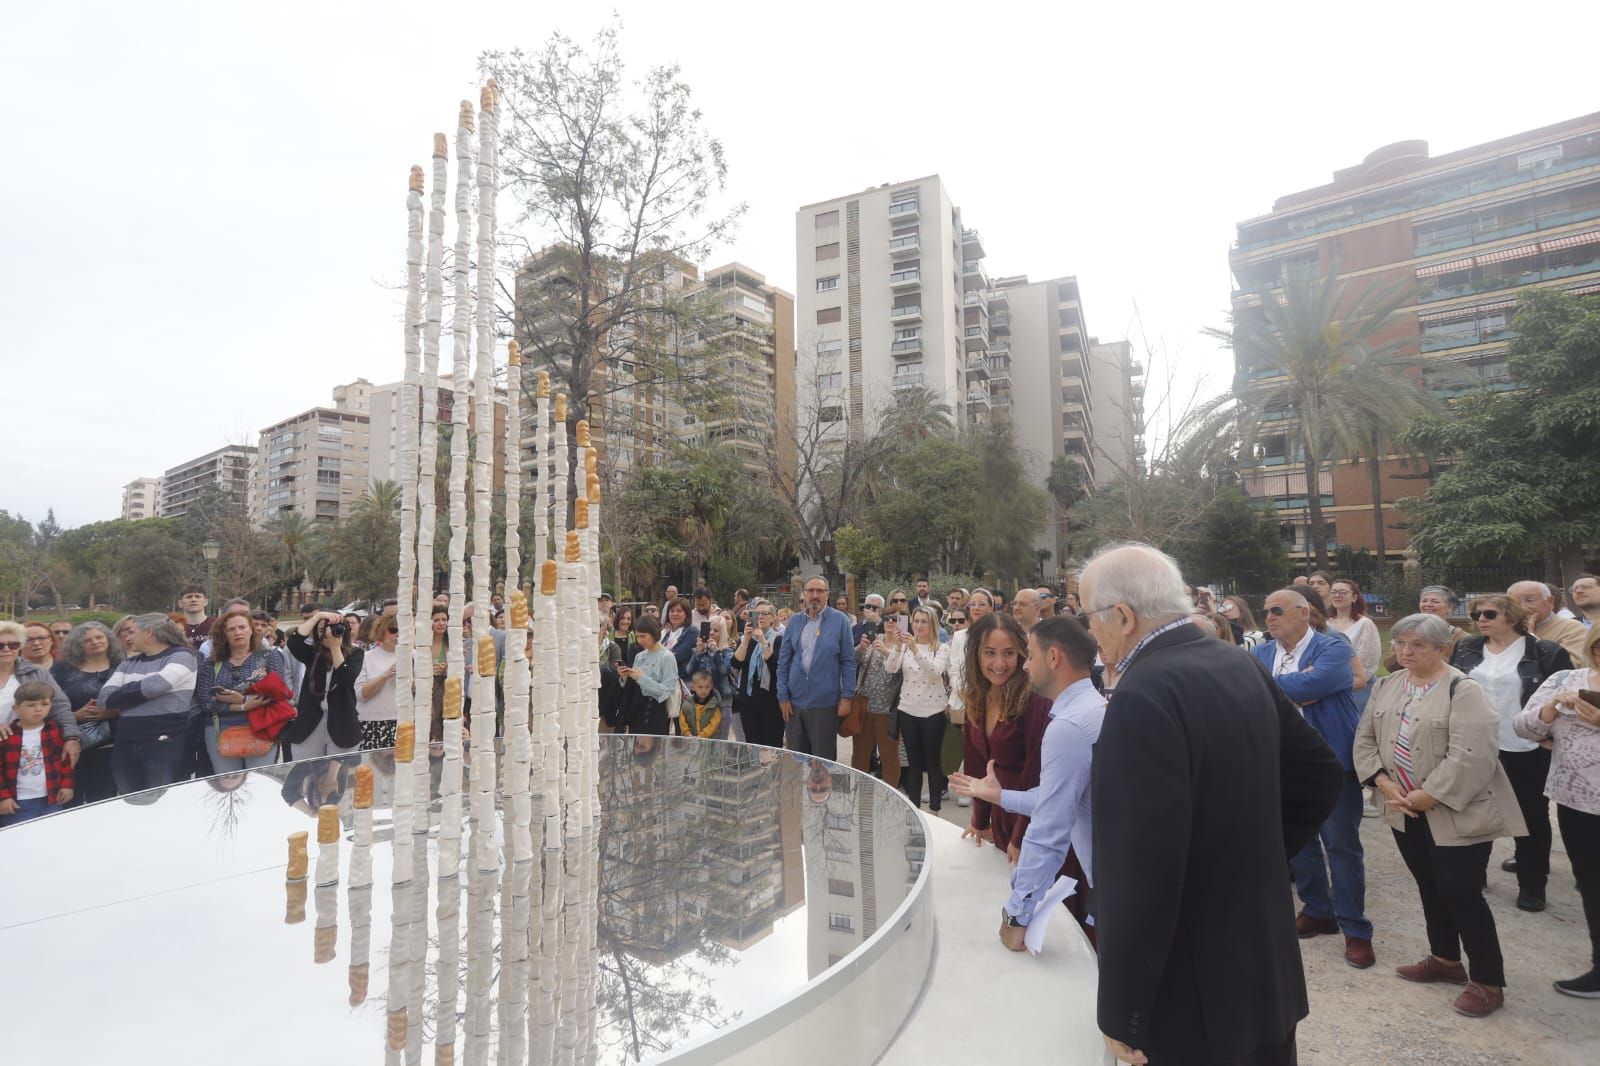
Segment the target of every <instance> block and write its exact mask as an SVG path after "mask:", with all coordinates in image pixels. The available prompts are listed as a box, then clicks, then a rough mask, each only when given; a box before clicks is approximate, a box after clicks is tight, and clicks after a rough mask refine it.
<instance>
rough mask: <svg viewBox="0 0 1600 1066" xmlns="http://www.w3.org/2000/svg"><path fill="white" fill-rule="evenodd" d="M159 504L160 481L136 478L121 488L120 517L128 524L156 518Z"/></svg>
mask: <svg viewBox="0 0 1600 1066" xmlns="http://www.w3.org/2000/svg"><path fill="white" fill-rule="evenodd" d="M160 503H161V479H160V478H158V477H138V478H134V479H133V480H132V481H130V482H128V483H127V484H126V485H124V486H122V517H123V518H124V519H125V520H126V521H129V522H137V521H138V520H139V519H141V518H154V517H156V510H157V508H158V507H159V506H160Z"/></svg>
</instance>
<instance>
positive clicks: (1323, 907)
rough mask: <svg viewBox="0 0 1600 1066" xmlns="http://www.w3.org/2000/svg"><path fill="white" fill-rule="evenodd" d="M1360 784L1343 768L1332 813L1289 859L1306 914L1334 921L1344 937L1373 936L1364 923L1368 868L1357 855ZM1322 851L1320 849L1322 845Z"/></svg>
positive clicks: (1363, 937) (1359, 835) (1359, 831)
mask: <svg viewBox="0 0 1600 1066" xmlns="http://www.w3.org/2000/svg"><path fill="white" fill-rule="evenodd" d="M1361 805H1362V790H1361V785H1360V783H1359V782H1358V781H1356V775H1355V772H1354V771H1351V770H1346V771H1345V772H1344V781H1343V783H1342V784H1340V786H1339V799H1338V801H1337V802H1336V803H1334V805H1333V813H1332V814H1330V815H1328V820H1327V821H1326V822H1323V823H1322V830H1321V832H1320V833H1319V834H1318V836H1315V837H1312V838H1311V839H1310V840H1309V841H1307V842H1306V846H1305V847H1303V848H1301V849H1300V853H1299V854H1298V855H1296V856H1295V857H1294V858H1293V859H1290V860H1289V869H1291V870H1292V871H1294V887H1295V889H1296V891H1298V892H1299V893H1300V902H1301V903H1303V904H1305V913H1306V916H1307V917H1309V918H1335V917H1337V918H1338V919H1339V928H1340V930H1341V931H1343V933H1344V935H1345V936H1353V937H1359V938H1360V939H1362V940H1371V939H1372V923H1371V922H1369V921H1367V870H1366V866H1365V864H1364V863H1363V861H1362V857H1361ZM1319 838H1320V839H1319ZM1324 847H1326V848H1327V850H1326V852H1324V850H1323V848H1324ZM1330 869H1331V870H1332V871H1333V899H1332V901H1331V902H1330V901H1329V899H1328V871H1329V870H1330Z"/></svg>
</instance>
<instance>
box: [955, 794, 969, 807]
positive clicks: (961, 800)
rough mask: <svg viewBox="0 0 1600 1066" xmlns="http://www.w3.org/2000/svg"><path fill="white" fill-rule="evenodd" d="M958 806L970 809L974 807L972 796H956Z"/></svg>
mask: <svg viewBox="0 0 1600 1066" xmlns="http://www.w3.org/2000/svg"><path fill="white" fill-rule="evenodd" d="M956 806H957V807H970V806H972V797H971V796H961V795H957V796H956Z"/></svg>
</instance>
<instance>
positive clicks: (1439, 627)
mask: <svg viewBox="0 0 1600 1066" xmlns="http://www.w3.org/2000/svg"><path fill="white" fill-rule="evenodd" d="M1407 633H1415V634H1416V635H1417V636H1419V637H1421V638H1422V639H1423V640H1425V641H1427V642H1428V643H1429V644H1432V645H1433V646H1434V647H1437V648H1445V647H1449V645H1450V625H1449V623H1448V622H1446V621H1445V620H1444V619H1443V618H1440V617H1439V616H1438V615H1436V614H1408V615H1406V616H1405V617H1404V618H1402V619H1400V621H1398V622H1396V623H1395V624H1394V628H1392V629H1391V630H1389V635H1390V637H1391V638H1393V637H1403V636H1405V635H1406V634H1407Z"/></svg>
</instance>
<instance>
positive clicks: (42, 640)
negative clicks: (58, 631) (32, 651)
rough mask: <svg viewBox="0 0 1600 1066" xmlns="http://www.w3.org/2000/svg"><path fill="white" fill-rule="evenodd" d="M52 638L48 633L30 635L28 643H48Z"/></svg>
mask: <svg viewBox="0 0 1600 1066" xmlns="http://www.w3.org/2000/svg"><path fill="white" fill-rule="evenodd" d="M50 639H51V638H50V634H49V633H46V634H45V635H44V636H42V637H29V638H28V643H29V644H44V643H47V642H48V641H49V640H50Z"/></svg>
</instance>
